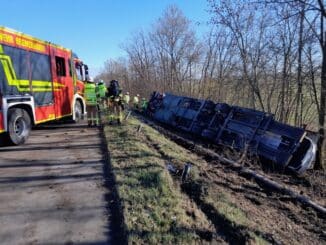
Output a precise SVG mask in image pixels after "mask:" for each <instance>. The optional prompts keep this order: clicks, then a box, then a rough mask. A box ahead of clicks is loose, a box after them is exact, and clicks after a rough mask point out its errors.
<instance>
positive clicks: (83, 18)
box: [0, 0, 209, 75]
mask: <svg viewBox="0 0 326 245" xmlns="http://www.w3.org/2000/svg"><path fill="white" fill-rule="evenodd" d="M171 4H175V5H177V6H178V7H179V8H180V9H181V10H182V11H183V13H184V15H185V16H186V17H187V18H188V19H190V20H191V21H193V22H194V23H197V22H199V23H203V24H202V25H200V26H197V27H196V28H198V29H199V30H200V31H201V32H203V30H205V29H206V28H205V23H206V22H207V21H208V19H209V15H208V13H207V11H206V10H207V8H208V7H207V1H206V0H1V2H0V7H1V10H2V11H1V15H0V26H5V27H10V28H12V29H15V30H18V31H21V32H23V33H26V34H30V35H32V36H35V37H38V38H40V39H43V40H46V41H50V42H53V43H56V44H60V45H62V46H64V47H67V48H71V49H73V50H74V51H75V52H76V53H77V54H78V56H79V57H80V58H81V59H83V60H84V62H85V63H87V64H88V65H89V67H90V69H91V74H93V75H96V73H98V72H99V71H100V69H101V68H102V67H103V65H104V62H105V61H106V60H108V59H110V58H113V59H114V58H117V57H121V56H125V53H124V51H123V50H122V49H121V48H120V46H121V44H122V43H124V42H126V41H127V40H128V38H129V37H130V36H131V34H132V33H133V32H136V31H137V30H139V29H144V30H149V29H150V28H151V25H152V24H153V23H154V22H155V21H156V20H157V19H158V18H159V17H160V16H161V15H162V13H163V11H164V9H165V8H166V7H167V6H169V5H171ZM92 71H93V72H92Z"/></svg>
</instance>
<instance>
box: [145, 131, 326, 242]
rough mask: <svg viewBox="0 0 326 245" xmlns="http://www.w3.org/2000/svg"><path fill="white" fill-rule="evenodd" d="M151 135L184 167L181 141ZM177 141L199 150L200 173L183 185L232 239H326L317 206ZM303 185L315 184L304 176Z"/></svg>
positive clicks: (196, 161)
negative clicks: (311, 206)
mask: <svg viewBox="0 0 326 245" xmlns="http://www.w3.org/2000/svg"><path fill="white" fill-rule="evenodd" d="M155 128H156V127H155ZM159 132H160V133H163V134H164V135H167V136H168V137H169V138H170V135H169V134H170V133H167V132H165V131H164V129H162V130H161V129H159ZM145 133H146V132H145ZM160 133H158V135H159V134H160ZM172 138H173V137H172ZM151 140H152V143H151V144H152V145H154V146H155V148H156V149H157V150H158V151H159V152H160V154H161V155H162V157H163V158H165V159H169V160H170V161H172V162H174V163H175V165H178V164H179V166H178V167H179V168H182V164H184V163H185V160H187V159H180V158H179V157H178V156H177V155H175V154H173V152H175V151H177V147H176V146H175V145H172V146H170V148H169V147H166V145H165V142H160V140H159V136H157V135H156V136H154V137H151ZM173 140H174V141H175V142H176V143H178V144H179V145H182V146H184V147H185V151H187V152H188V154H191V152H196V153H198V154H199V156H198V157H197V158H196V159H192V163H193V164H194V165H195V166H196V169H197V172H198V174H197V176H195V177H194V178H193V179H192V181H191V182H189V183H185V184H182V190H183V191H184V192H185V193H186V194H187V195H188V196H189V197H190V198H191V199H192V200H194V201H195V202H196V204H197V205H198V207H200V208H201V209H202V211H203V212H204V213H205V214H206V215H207V217H208V218H209V219H210V220H211V221H212V223H213V224H214V225H215V228H216V230H217V231H219V232H221V233H223V234H224V235H225V239H226V240H227V241H228V242H230V243H248V242H249V243H250V242H251V241H252V240H254V241H255V242H257V241H258V243H259V242H267V243H272V244H283V243H284V244H320V243H323V242H325V233H324V231H325V228H326V227H325V219H324V218H323V217H319V216H318V215H317V214H316V212H315V211H313V210H311V209H309V208H306V207H302V206H301V205H300V204H297V203H296V202H295V201H294V200H292V199H291V198H290V197H288V196H284V195H280V194H275V193H272V192H268V191H266V190H265V189H264V188H262V187H261V186H259V184H257V183H255V182H252V181H250V180H248V179H246V178H244V177H243V176H241V175H238V173H237V172H236V171H233V169H230V168H229V167H227V166H223V165H221V164H220V163H219V162H216V161H215V160H214V159H210V158H209V157H208V156H207V157H205V155H204V154H200V152H197V151H196V150H195V149H196V147H195V143H193V145H190V144H184V142H183V141H179V140H178V137H175V138H173ZM188 160H189V159H188ZM274 176H277V175H273V177H274ZM286 176H288V178H289V177H290V176H289V175H286ZM275 178H276V177H275ZM294 179H295V180H299V179H300V178H299V177H298V178H294ZM301 184H302V185H306V186H307V188H310V187H309V186H308V185H307V182H306V181H304V180H303V181H302V183H301ZM299 186H300V185H299ZM299 188H300V187H299ZM299 188H298V189H299Z"/></svg>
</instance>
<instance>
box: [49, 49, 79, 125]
mask: <svg viewBox="0 0 326 245" xmlns="http://www.w3.org/2000/svg"><path fill="white" fill-rule="evenodd" d="M51 63H52V74H53V95H54V103H55V115H56V118H62V117H65V116H69V115H71V114H72V100H73V93H74V91H73V90H74V84H73V79H72V72H71V66H70V52H69V51H67V50H62V49H58V48H52V55H51Z"/></svg>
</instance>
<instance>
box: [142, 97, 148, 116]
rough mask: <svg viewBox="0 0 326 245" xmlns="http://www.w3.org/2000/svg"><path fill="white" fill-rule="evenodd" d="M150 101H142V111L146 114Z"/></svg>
mask: <svg viewBox="0 0 326 245" xmlns="http://www.w3.org/2000/svg"><path fill="white" fill-rule="evenodd" d="M147 105H148V101H147V100H146V99H145V98H142V99H141V111H142V112H143V113H145V111H146V109H147Z"/></svg>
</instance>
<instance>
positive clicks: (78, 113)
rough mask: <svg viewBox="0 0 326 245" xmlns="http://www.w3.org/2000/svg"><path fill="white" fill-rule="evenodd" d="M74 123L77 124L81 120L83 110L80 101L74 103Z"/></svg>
mask: <svg viewBox="0 0 326 245" xmlns="http://www.w3.org/2000/svg"><path fill="white" fill-rule="evenodd" d="M74 115H75V120H74V122H75V123H78V122H79V121H80V120H81V119H82V118H83V109H82V105H81V103H80V101H78V100H77V101H76V103H75V108H74Z"/></svg>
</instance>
